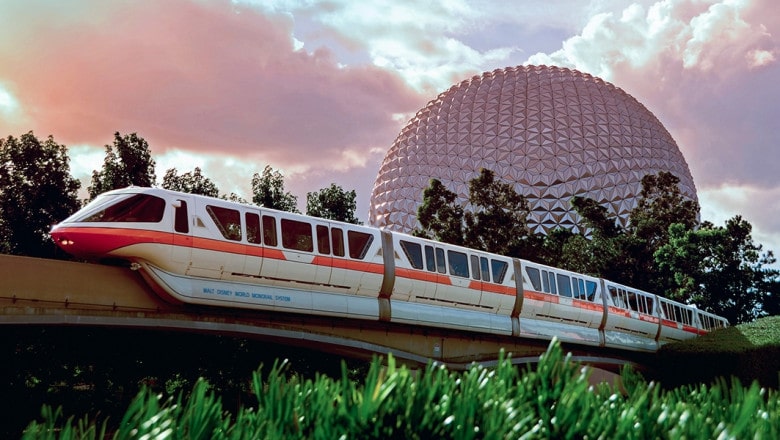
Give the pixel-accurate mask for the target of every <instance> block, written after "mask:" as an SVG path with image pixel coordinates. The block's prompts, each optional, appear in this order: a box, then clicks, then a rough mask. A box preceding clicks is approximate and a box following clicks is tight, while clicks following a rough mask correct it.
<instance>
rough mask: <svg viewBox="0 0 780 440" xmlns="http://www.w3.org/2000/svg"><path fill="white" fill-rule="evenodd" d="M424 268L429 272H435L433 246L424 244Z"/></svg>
mask: <svg viewBox="0 0 780 440" xmlns="http://www.w3.org/2000/svg"><path fill="white" fill-rule="evenodd" d="M425 268H426V269H427V270H428V271H429V272H436V257H434V255H433V246H425Z"/></svg>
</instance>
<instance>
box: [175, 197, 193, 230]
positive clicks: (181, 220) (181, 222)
mask: <svg viewBox="0 0 780 440" xmlns="http://www.w3.org/2000/svg"><path fill="white" fill-rule="evenodd" d="M178 202H179V206H177V207H176V208H175V210H174V216H173V230H174V231H176V232H181V233H183V234H186V233H188V232H190V217H189V215H188V214H187V202H185V201H184V200H178Z"/></svg>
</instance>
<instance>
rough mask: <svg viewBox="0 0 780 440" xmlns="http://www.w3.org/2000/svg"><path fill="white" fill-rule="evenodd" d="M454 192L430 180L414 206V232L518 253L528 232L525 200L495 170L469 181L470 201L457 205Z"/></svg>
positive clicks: (454, 241) (509, 253) (514, 253)
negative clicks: (419, 201) (418, 201)
mask: <svg viewBox="0 0 780 440" xmlns="http://www.w3.org/2000/svg"><path fill="white" fill-rule="evenodd" d="M456 198H457V196H456V194H455V193H453V192H452V191H450V190H448V189H447V188H446V187H445V186H444V184H442V183H441V181H439V180H438V179H431V182H430V185H429V186H428V188H425V190H424V191H423V202H422V204H421V205H420V207H419V208H418V209H417V220H418V221H419V222H420V226H421V228H420V229H417V230H415V232H414V233H415V235H417V236H420V237H427V238H432V239H434V240H437V241H441V242H445V243H451V244H456V245H462V246H468V247H471V248H474V249H481V250H484V251H488V252H493V253H497V254H502V255H518V254H519V253H520V250H521V249H523V248H524V245H525V241H527V240H528V238H529V236H530V232H529V230H528V226H527V221H526V219H527V217H528V212H529V211H528V203H527V202H526V200H525V197H523V196H522V195H520V194H518V193H517V192H515V190H514V187H513V186H512V185H510V184H508V183H503V182H500V181H496V179H495V173H494V172H493V171H491V170H488V169H484V168H483V169H482V170H481V171H480V175H479V176H478V177H475V178H474V179H471V181H469V204H468V206H467V207H466V208H464V207H462V206H460V205H458V204H457V203H456V202H455V201H456Z"/></svg>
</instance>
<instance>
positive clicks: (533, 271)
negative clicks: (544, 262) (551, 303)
mask: <svg viewBox="0 0 780 440" xmlns="http://www.w3.org/2000/svg"><path fill="white" fill-rule="evenodd" d="M525 273H526V274H528V279H529V280H530V281H531V284H533V286H534V290H536V291H537V292H540V291H541V290H542V277H541V276H540V275H539V269H537V268H535V267H527V266H526V268H525Z"/></svg>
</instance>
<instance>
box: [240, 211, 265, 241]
mask: <svg viewBox="0 0 780 440" xmlns="http://www.w3.org/2000/svg"><path fill="white" fill-rule="evenodd" d="M244 220H245V221H246V241H248V242H250V243H254V244H260V243H261V241H260V240H261V238H262V235H261V234H260V216H259V215H258V214H256V213H254V212H247V213H246V215H244Z"/></svg>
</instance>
